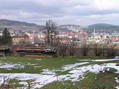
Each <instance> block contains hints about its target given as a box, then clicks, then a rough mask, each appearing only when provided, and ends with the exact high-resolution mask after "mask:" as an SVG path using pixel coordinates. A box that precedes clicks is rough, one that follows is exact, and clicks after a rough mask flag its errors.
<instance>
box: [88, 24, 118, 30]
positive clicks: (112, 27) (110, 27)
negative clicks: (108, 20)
mask: <svg viewBox="0 0 119 89" xmlns="http://www.w3.org/2000/svg"><path fill="white" fill-rule="evenodd" d="M94 29H95V30H96V31H104V32H113V31H118V32H119V26H118V25H112V24H105V23H99V24H93V25H89V26H88V30H94Z"/></svg>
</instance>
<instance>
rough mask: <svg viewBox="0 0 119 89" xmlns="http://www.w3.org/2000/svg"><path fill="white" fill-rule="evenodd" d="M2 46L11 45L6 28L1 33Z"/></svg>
mask: <svg viewBox="0 0 119 89" xmlns="http://www.w3.org/2000/svg"><path fill="white" fill-rule="evenodd" d="M2 44H8V45H11V44H12V38H11V36H10V32H9V31H8V29H7V28H5V29H4V31H3V33H2Z"/></svg>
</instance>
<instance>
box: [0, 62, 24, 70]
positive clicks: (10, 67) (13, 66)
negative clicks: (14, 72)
mask: <svg viewBox="0 0 119 89" xmlns="http://www.w3.org/2000/svg"><path fill="white" fill-rule="evenodd" d="M0 68H2V69H12V68H16V69H19V68H24V65H22V64H8V63H5V64H2V63H1V64H0Z"/></svg>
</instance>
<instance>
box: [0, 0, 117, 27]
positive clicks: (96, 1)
mask: <svg viewBox="0 0 119 89" xmlns="http://www.w3.org/2000/svg"><path fill="white" fill-rule="evenodd" d="M0 19H10V20H19V21H26V22H31V23H37V24H44V22H45V21H46V20H48V19H52V20H54V21H55V22H56V23H57V24H78V25H82V26H86V25H89V24H94V23H110V24H116V25H119V0H0Z"/></svg>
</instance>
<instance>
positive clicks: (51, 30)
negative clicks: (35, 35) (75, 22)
mask: <svg viewBox="0 0 119 89" xmlns="http://www.w3.org/2000/svg"><path fill="white" fill-rule="evenodd" d="M56 28H57V27H56V24H55V23H54V22H53V21H52V20H48V21H46V29H47V33H46V35H47V37H46V40H47V45H48V46H52V45H53V43H54V42H55V38H56Z"/></svg>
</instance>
